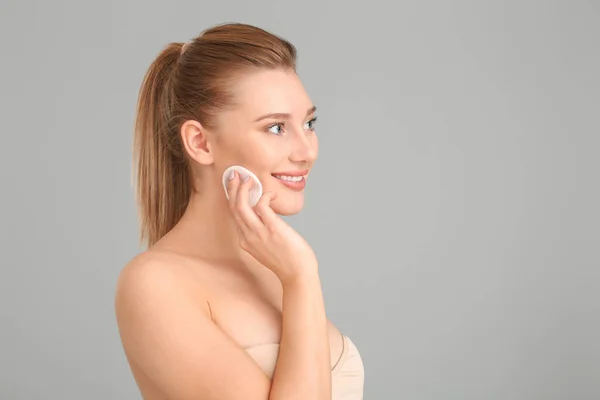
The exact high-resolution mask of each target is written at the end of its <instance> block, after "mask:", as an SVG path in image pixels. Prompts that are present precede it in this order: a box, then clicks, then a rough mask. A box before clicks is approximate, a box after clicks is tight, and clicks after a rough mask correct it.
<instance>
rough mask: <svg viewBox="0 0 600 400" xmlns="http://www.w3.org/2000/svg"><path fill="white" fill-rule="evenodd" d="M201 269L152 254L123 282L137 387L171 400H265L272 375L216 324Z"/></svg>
mask: <svg viewBox="0 0 600 400" xmlns="http://www.w3.org/2000/svg"><path fill="white" fill-rule="evenodd" d="M198 263H199V262H197V261H195V260H194V261H193V262H191V261H190V260H189V259H186V258H185V257H179V256H177V255H174V254H168V253H155V252H146V253H142V254H140V255H138V256H136V257H135V258H134V259H132V260H131V261H130V262H129V263H128V264H127V265H126V266H125V267H124V268H123V270H122V272H121V274H120V276H119V279H118V283H117V288H116V295H115V311H116V316H117V324H118V327H119V333H120V335H121V340H122V343H123V347H124V349H125V353H126V355H127V359H128V360H129V362H130V364H131V365H132V366H134V371H137V374H136V380H137V381H138V385H139V386H140V388H141V389H142V390H143V391H144V390H146V391H152V392H153V393H154V392H156V393H158V392H160V393H161V394H162V396H160V398H169V399H191V398H203V399H210V400H213V399H215V400H216V399H225V398H226V399H232V400H238V399H239V400H242V399H245V400H247V399H263V398H266V397H267V395H268V390H269V387H270V386H269V380H268V379H267V377H266V375H264V373H263V372H262V370H261V369H260V368H259V367H258V365H256V364H255V363H254V362H253V360H252V359H251V358H250V357H249V355H248V354H247V353H246V352H245V351H244V350H243V349H241V348H240V347H239V346H238V345H237V344H236V343H235V342H233V341H232V340H231V338H229V337H228V336H227V335H226V334H225V333H224V332H223V331H222V330H221V329H219V328H218V327H217V326H216V325H215V324H214V322H213V320H212V315H211V312H210V308H209V306H208V302H207V297H206V293H205V292H204V291H203V290H202V285H198V281H199V280H200V279H198V276H197V275H195V274H194V273H193V268H191V266H192V265H193V266H196V267H197V266H198V265H199V264H198ZM232 382H235V384H232ZM149 388H151V389H149Z"/></svg>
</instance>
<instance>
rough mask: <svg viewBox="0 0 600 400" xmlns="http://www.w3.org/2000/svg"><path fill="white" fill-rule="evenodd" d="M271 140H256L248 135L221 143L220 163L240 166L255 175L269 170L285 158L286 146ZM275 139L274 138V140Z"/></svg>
mask: <svg viewBox="0 0 600 400" xmlns="http://www.w3.org/2000/svg"><path fill="white" fill-rule="evenodd" d="M269 139H271V138H268V137H267V138H257V137H253V135H252V136H251V135H248V136H247V137H245V138H241V137H238V138H235V139H234V140H230V141H228V143H223V146H222V147H221V153H220V155H221V156H222V157H220V160H219V161H220V162H222V163H223V164H229V165H231V164H241V165H245V166H246V167H247V168H248V169H251V170H253V171H254V172H255V173H260V172H262V171H265V170H269V171H270V170H271V169H273V168H274V167H275V166H277V165H278V164H280V163H281V160H282V158H285V154H286V145H285V143H283V142H278V141H277V140H269ZM274 139H276V138H274Z"/></svg>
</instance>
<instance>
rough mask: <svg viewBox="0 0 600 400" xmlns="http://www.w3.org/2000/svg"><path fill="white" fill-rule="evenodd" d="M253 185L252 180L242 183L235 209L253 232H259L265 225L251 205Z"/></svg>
mask: <svg viewBox="0 0 600 400" xmlns="http://www.w3.org/2000/svg"><path fill="white" fill-rule="evenodd" d="M252 185H253V182H252V180H251V179H246V180H245V181H244V182H242V183H241V185H240V186H239V188H238V191H237V196H236V199H235V209H236V211H237V213H238V215H239V216H240V217H241V219H242V221H243V222H244V223H245V224H246V226H247V227H248V228H250V229H252V230H253V231H256V232H258V230H259V229H261V228H263V226H264V225H263V223H262V221H261V219H260V218H259V217H258V215H256V213H255V212H254V210H253V209H252V207H250V204H249V196H250V189H251V188H252Z"/></svg>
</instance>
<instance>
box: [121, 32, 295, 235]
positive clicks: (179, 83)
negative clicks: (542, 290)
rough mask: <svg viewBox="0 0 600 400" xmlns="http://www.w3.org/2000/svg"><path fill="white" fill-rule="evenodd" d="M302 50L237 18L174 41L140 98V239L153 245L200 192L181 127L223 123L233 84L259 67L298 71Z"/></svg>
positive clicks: (145, 82)
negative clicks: (220, 115)
mask: <svg viewBox="0 0 600 400" xmlns="http://www.w3.org/2000/svg"><path fill="white" fill-rule="evenodd" d="M296 58H297V55H296V49H295V47H294V46H293V45H292V44H291V43H290V42H288V41H286V40H285V39H282V38H280V37H278V36H275V35H273V34H271V33H269V32H267V31H265V30H263V29H260V28H257V27H255V26H251V25H247V24H240V23H230V24H222V25H217V26H214V27H212V28H210V29H208V30H205V31H203V32H202V33H201V34H200V35H199V36H198V37H196V38H195V39H193V40H192V41H191V42H189V43H186V44H184V43H171V44H169V45H167V46H166V47H165V48H164V49H163V50H162V51H161V52H160V53H159V54H158V56H157V57H156V59H155V60H154V61H153V62H152V64H151V65H150V67H149V69H148V71H147V72H146V74H145V76H144V79H143V82H142V85H141V88H140V91H139V96H138V102H137V109H136V119H135V129H134V143H133V149H134V168H135V170H134V178H135V189H136V201H137V206H138V216H139V222H140V240H141V241H142V242H145V243H146V244H147V246H152V245H153V244H154V243H156V242H157V241H158V240H159V239H160V238H161V237H163V236H164V235H165V234H166V233H167V232H168V231H170V230H171V229H172V228H173V227H174V226H175V225H176V224H177V222H178V221H179V220H180V219H181V217H182V216H183V213H184V212H185V210H186V208H187V205H188V203H189V199H190V196H191V194H192V191H193V186H192V182H193V180H192V178H193V177H192V174H191V168H190V164H189V163H190V161H189V159H188V158H187V156H186V154H185V151H184V149H183V146H182V141H181V135H180V134H179V130H180V128H181V125H182V124H183V123H184V122H185V121H187V120H190V119H191V120H196V121H199V122H200V123H201V124H202V125H203V126H204V127H206V128H208V129H212V128H214V127H215V115H216V113H217V112H219V111H220V110H224V109H226V108H228V107H231V106H232V105H233V104H234V102H233V101H234V93H233V92H232V89H233V81H234V79H235V78H236V77H239V76H240V75H241V74H243V73H244V72H248V71H249V70H252V69H259V68H268V69H281V68H283V69H293V70H295V69H296Z"/></svg>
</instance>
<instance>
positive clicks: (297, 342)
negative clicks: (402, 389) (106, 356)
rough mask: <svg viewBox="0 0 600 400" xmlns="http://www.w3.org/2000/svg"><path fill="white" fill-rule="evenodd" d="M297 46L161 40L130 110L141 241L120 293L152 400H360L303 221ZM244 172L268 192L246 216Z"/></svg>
mask: <svg viewBox="0 0 600 400" xmlns="http://www.w3.org/2000/svg"><path fill="white" fill-rule="evenodd" d="M295 65H296V50H295V48H294V46H293V45H292V44H290V43H289V42H287V41H286V40H284V39H282V38H279V37H277V36H275V35H273V34H271V33H268V32H266V31H264V30H262V29H259V28H257V27H253V26H249V25H245V24H226V25H219V26H216V27H213V28H211V29H209V30H206V31H204V32H203V33H202V34H201V35H200V36H199V37H197V38H195V39H194V40H193V41H191V42H190V43H188V44H185V45H183V44H182V43H172V44H170V45H168V46H167V47H166V48H165V49H164V50H163V51H162V52H161V53H160V54H159V55H158V57H157V58H156V60H155V61H154V62H153V63H152V65H151V66H150V68H149V70H148V72H147V74H146V76H145V79H144V81H143V84H142V87H141V90H140V95H139V101H138V108H137V119H136V129H135V141H134V148H135V153H136V154H135V155H136V157H135V159H136V167H137V175H136V176H137V195H138V203H139V212H140V220H141V232H142V239H143V240H144V241H145V242H146V243H147V245H148V249H147V250H146V251H145V252H143V253H141V254H139V255H138V256H136V257H135V258H134V259H133V260H131V262H130V263H129V264H128V265H127V266H126V267H125V268H124V269H123V271H122V273H121V275H120V277H119V281H118V285H117V293H116V299H115V307H116V315H117V321H118V325H119V330H120V334H121V339H122V342H123V347H124V350H125V353H126V355H127V359H128V361H129V364H130V366H131V370H132V373H133V375H134V377H135V380H136V382H137V384H138V386H139V388H140V391H141V393H142V396H143V397H144V399H146V400H155V399H170V400H198V399H203V400H267V399H270V400H294V399H298V400H300V399H301V400H325V399H328V400H329V399H333V400H341V399H344V400H359V399H362V396H363V380H364V372H363V364H362V362H361V358H360V355H359V353H358V350H357V349H356V347H355V346H354V345H353V343H352V342H351V341H350V339H349V338H348V337H346V336H345V335H343V334H341V333H340V332H339V331H338V330H337V329H336V328H335V326H334V325H333V324H332V323H331V322H329V321H328V320H327V317H326V313H325V308H324V304H323V296H322V291H321V285H320V281H319V275H318V267H319V265H318V262H317V259H316V258H315V255H314V253H313V251H312V249H311V248H310V246H309V245H308V244H307V242H306V241H305V240H304V239H303V238H302V237H301V236H300V235H299V234H298V233H297V232H295V231H294V230H293V229H292V228H291V227H290V226H289V225H288V224H286V223H285V222H284V221H283V219H281V217H280V215H291V214H295V213H298V212H299V211H300V210H301V209H302V206H303V204H304V194H303V189H304V187H305V185H306V184H307V179H308V176H309V172H310V170H311V167H312V166H313V163H314V162H315V160H316V158H317V153H318V144H317V137H316V135H315V122H316V116H315V110H316V108H315V107H314V105H313V103H312V102H311V100H310V98H309V96H308V95H307V94H306V92H305V90H304V88H303V85H302V83H301V81H300V79H299V78H298V76H297V75H296V72H295ZM232 165H240V166H243V167H245V168H247V169H249V170H250V171H252V172H253V173H254V174H256V176H257V177H258V179H259V181H260V182H261V184H262V188H263V195H262V197H261V198H260V200H259V202H258V203H257V204H256V205H255V206H254V207H253V206H251V204H250V203H249V191H250V189H251V188H252V186H253V185H254V183H253V180H252V179H249V180H244V179H242V177H241V176H240V175H239V173H235V172H234V173H232V174H230V175H228V176H226V180H225V182H226V190H227V195H226V193H225V188H224V185H223V180H222V179H223V175H224V171H225V170H226V169H227V168H228V167H229V166H232Z"/></svg>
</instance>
